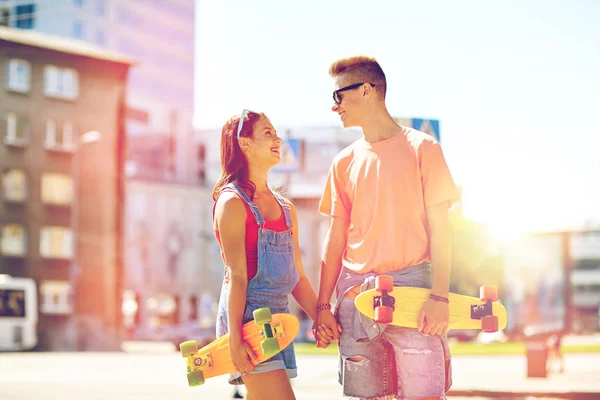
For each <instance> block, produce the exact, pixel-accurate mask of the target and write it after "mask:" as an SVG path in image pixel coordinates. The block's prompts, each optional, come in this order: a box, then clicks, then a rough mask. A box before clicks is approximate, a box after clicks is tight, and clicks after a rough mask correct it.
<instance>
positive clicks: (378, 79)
mask: <svg viewBox="0 0 600 400" xmlns="http://www.w3.org/2000/svg"><path fill="white" fill-rule="evenodd" d="M329 75H331V76H332V77H333V78H335V77H337V76H339V75H348V76H351V77H352V78H353V80H355V81H356V82H357V83H358V82H369V83H374V84H376V85H377V86H376V87H375V90H376V91H378V92H380V93H381V94H382V96H383V98H385V92H386V90H387V81H386V79H385V74H384V73H383V69H381V66H380V65H379V63H378V62H377V60H375V58H374V57H369V56H353V57H346V58H342V59H340V60H337V61H335V62H333V63H332V64H331V66H330V67H329Z"/></svg>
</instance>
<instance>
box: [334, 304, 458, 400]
mask: <svg viewBox="0 0 600 400" xmlns="http://www.w3.org/2000/svg"><path fill="white" fill-rule="evenodd" d="M337 318H338V321H339V323H340V325H341V326H342V330H343V332H342V334H341V336H340V342H339V352H340V359H339V369H338V377H339V382H340V384H341V385H342V387H343V393H344V396H345V397H346V398H359V399H375V398H379V397H385V396H396V397H395V398H396V399H410V398H421V397H430V396H431V397H433V396H439V397H441V398H445V397H444V396H445V394H446V392H447V391H448V390H449V389H450V386H451V385H452V367H451V360H450V351H449V349H448V340H447V338H446V337H441V336H429V335H424V334H422V333H420V332H418V331H417V330H416V329H412V328H402V327H398V326H393V325H389V326H388V327H387V328H386V329H385V330H384V332H383V333H382V334H381V335H380V336H379V337H378V338H376V339H374V340H372V341H370V340H369V339H367V338H366V334H365V331H364V328H363V326H362V324H361V322H360V318H359V312H358V310H357V309H356V307H355V306H354V300H352V299H350V298H348V297H345V298H344V299H343V300H342V302H341V304H340V306H339V309H338V312H337Z"/></svg>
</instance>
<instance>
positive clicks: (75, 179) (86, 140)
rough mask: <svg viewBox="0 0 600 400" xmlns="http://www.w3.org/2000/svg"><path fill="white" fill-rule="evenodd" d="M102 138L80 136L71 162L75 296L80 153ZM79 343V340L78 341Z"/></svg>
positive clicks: (90, 134) (97, 134)
mask: <svg viewBox="0 0 600 400" xmlns="http://www.w3.org/2000/svg"><path fill="white" fill-rule="evenodd" d="M101 138H102V134H101V133H100V132H98V131H88V132H86V133H84V134H83V135H81V136H79V138H77V139H76V142H75V143H74V146H73V158H72V160H71V179H72V187H73V194H72V199H71V237H72V240H71V242H72V251H73V254H72V257H71V273H70V281H71V290H72V291H73V294H75V284H76V280H77V277H78V275H79V272H80V271H79V265H78V262H79V251H78V245H77V242H78V240H77V238H78V236H79V235H78V230H79V218H78V217H79V196H78V192H79V170H80V165H79V156H80V155H79V151H80V149H81V148H82V147H83V146H85V145H86V144H90V143H97V142H99V141H100V139H101ZM72 300H73V312H75V309H74V308H75V303H76V299H75V296H73V299H72ZM78 331H79V329H78V327H77V328H76V332H77V334H76V337H77V339H79V336H80V335H79V332H78ZM77 341H78V342H79V340H77ZM76 348H77V349H78V350H80V349H79V344H78V343H77V344H76Z"/></svg>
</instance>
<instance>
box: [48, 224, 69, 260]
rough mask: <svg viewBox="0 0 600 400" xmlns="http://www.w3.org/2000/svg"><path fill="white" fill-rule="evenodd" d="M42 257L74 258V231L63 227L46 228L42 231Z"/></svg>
mask: <svg viewBox="0 0 600 400" xmlns="http://www.w3.org/2000/svg"><path fill="white" fill-rule="evenodd" d="M40 255H41V256H42V257H45V258H63V259H70V258H72V257H73V231H72V230H71V228H66V227H62V226H45V227H43V228H42V229H41V230H40Z"/></svg>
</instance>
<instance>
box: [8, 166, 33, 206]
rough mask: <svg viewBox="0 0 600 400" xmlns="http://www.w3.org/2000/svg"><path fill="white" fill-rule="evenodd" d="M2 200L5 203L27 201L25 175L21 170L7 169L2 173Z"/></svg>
mask: <svg viewBox="0 0 600 400" xmlns="http://www.w3.org/2000/svg"><path fill="white" fill-rule="evenodd" d="M2 198H3V199H4V200H5V201H14V202H24V201H25V200H27V175H26V174H25V171H24V170H22V169H8V170H6V171H4V172H3V173H2Z"/></svg>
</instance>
